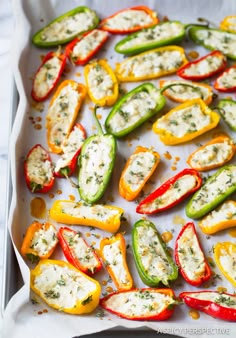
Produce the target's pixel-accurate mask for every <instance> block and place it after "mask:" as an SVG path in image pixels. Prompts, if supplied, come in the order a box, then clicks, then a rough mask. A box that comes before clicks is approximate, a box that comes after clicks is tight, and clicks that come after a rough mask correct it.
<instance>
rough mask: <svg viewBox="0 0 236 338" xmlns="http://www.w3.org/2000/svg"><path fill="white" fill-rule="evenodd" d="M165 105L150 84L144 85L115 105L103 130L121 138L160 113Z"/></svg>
mask: <svg viewBox="0 0 236 338" xmlns="http://www.w3.org/2000/svg"><path fill="white" fill-rule="evenodd" d="M165 103H166V100H165V97H164V96H163V95H161V92H160V91H159V90H158V89H157V88H156V87H155V86H154V85H153V84H152V83H144V84H142V85H140V86H138V87H136V88H134V89H133V90H131V91H130V92H129V93H127V94H126V95H124V96H123V97H122V98H121V99H120V100H119V101H118V102H117V103H116V104H115V106H114V107H113V109H112V110H111V111H110V113H109V115H108V116H107V118H106V121H105V128H106V130H107V132H108V133H110V134H112V135H114V136H115V137H123V136H125V135H127V134H128V133H130V132H131V131H133V130H134V129H136V128H137V127H139V126H140V125H141V124H143V123H144V122H145V121H147V120H148V119H149V118H151V117H152V116H153V115H155V114H156V113H157V112H158V111H160V110H161V109H162V108H163V107H164V105H165Z"/></svg>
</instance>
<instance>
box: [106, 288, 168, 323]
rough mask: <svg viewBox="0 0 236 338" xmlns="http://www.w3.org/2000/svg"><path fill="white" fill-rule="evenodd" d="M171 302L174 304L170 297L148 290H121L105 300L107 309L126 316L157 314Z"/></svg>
mask: <svg viewBox="0 0 236 338" xmlns="http://www.w3.org/2000/svg"><path fill="white" fill-rule="evenodd" d="M171 304H174V300H173V298H172V297H170V296H168V295H164V294H162V293H158V292H150V291H148V290H145V291H141V290H140V291H130V292H122V293H119V294H114V295H113V296H111V297H110V298H108V299H107V300H106V306H107V307H108V308H109V309H111V310H114V311H116V312H120V313H123V314H125V315H127V316H128V317H132V316H138V317H146V316H151V315H157V314H159V313H161V312H162V311H163V310H164V309H165V308H166V307H168V306H169V305H171Z"/></svg>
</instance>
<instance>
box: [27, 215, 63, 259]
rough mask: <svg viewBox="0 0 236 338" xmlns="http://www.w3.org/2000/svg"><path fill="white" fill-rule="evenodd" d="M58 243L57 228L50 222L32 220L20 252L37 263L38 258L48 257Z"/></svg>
mask: <svg viewBox="0 0 236 338" xmlns="http://www.w3.org/2000/svg"><path fill="white" fill-rule="evenodd" d="M57 243H58V238H57V230H56V228H55V227H54V226H53V225H52V224H50V223H43V224H42V223H39V222H37V221H35V222H33V223H32V224H31V225H30V226H29V227H28V229H27V231H26V234H25V237H24V240H23V243H22V246H21V254H22V255H23V256H24V257H26V258H27V259H29V260H30V261H31V263H38V261H39V260H40V259H44V258H49V257H50V256H51V255H52V253H53V252H54V250H55V248H56V246H57Z"/></svg>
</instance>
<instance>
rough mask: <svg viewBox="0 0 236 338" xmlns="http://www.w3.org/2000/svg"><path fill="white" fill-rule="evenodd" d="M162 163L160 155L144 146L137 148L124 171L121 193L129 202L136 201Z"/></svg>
mask: <svg viewBox="0 0 236 338" xmlns="http://www.w3.org/2000/svg"><path fill="white" fill-rule="evenodd" d="M159 162H160V155H159V154H158V153H157V152H156V151H153V150H152V149H148V148H145V147H142V146H138V147H136V149H135V151H134V153H133V154H132V155H131V156H130V158H129V159H128V161H127V162H126V165H125V167H124V169H123V171H122V174H121V178H120V181H119V193H120V195H121V196H122V197H123V198H125V199H126V200H127V201H132V200H134V199H135V198H136V197H137V196H138V194H139V193H140V191H141V190H142V188H143V187H144V185H145V183H146V182H147V181H148V179H149V178H150V177H151V175H152V174H153V172H154V171H155V169H156V167H157V165H158V163H159Z"/></svg>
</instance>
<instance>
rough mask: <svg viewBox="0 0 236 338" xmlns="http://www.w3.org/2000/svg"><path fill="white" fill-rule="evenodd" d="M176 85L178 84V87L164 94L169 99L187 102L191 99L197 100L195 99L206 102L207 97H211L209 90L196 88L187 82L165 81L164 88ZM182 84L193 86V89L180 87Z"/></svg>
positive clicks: (196, 86) (201, 87) (200, 87)
mask: <svg viewBox="0 0 236 338" xmlns="http://www.w3.org/2000/svg"><path fill="white" fill-rule="evenodd" d="M178 83H179V86H174V87H172V88H169V89H167V90H166V91H165V93H166V94H167V95H168V96H170V97H171V98H175V99H179V100H181V101H187V100H192V99H197V98H199V99H202V100H206V99H207V98H208V97H209V96H212V92H211V91H210V90H209V88H207V87H203V86H198V85H196V84H193V83H192V82H189V81H184V80H181V81H173V80H170V81H165V86H168V85H170V84H178ZM182 84H189V85H190V86H193V87H194V88H191V87H188V86H182Z"/></svg>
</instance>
